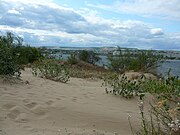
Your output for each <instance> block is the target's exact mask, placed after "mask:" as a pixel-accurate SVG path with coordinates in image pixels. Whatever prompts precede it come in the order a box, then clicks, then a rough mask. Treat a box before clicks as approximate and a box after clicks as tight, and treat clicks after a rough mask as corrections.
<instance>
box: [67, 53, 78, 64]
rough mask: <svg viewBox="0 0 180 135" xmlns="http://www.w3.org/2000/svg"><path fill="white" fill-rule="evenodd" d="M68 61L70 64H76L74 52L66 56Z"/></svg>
mask: <svg viewBox="0 0 180 135" xmlns="http://www.w3.org/2000/svg"><path fill="white" fill-rule="evenodd" d="M68 63H69V64H71V65H74V64H77V63H78V60H77V58H76V54H73V53H72V54H71V55H70V57H68Z"/></svg>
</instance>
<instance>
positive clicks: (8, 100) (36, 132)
mask: <svg viewBox="0 0 180 135" xmlns="http://www.w3.org/2000/svg"><path fill="white" fill-rule="evenodd" d="M22 80H23V83H22V82H19V83H16V84H11V83H8V82H2V81H1V82H0V135H71V134H72V135H74V134H75V135H103V134H105V135H106V134H107V135H111V134H112V135H115V134H119V135H131V130H130V125H129V122H128V119H127V117H128V115H131V123H132V125H133V128H134V129H135V130H138V129H139V125H140V122H141V120H140V114H139V109H138V105H137V102H138V99H137V98H133V99H125V98H122V97H120V96H114V95H109V94H106V93H105V88H104V87H101V83H102V81H101V80H90V79H89V80H88V79H79V78H71V79H70V81H69V82H68V83H67V84H64V83H60V82H55V81H51V80H47V79H43V78H39V77H34V76H32V74H31V71H30V69H26V70H25V71H22Z"/></svg>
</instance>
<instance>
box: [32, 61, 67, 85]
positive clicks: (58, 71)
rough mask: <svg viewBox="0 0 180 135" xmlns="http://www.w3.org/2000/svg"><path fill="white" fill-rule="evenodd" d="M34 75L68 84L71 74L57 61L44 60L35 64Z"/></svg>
mask: <svg viewBox="0 0 180 135" xmlns="http://www.w3.org/2000/svg"><path fill="white" fill-rule="evenodd" d="M32 73H33V75H35V76H40V77H42V78H47V79H50V80H54V81H59V82H63V83H66V82H68V81H69V78H70V72H69V70H68V68H67V66H66V65H65V64H63V63H59V61H57V60H55V59H42V60H39V61H37V62H36V63H34V65H33V67H32Z"/></svg>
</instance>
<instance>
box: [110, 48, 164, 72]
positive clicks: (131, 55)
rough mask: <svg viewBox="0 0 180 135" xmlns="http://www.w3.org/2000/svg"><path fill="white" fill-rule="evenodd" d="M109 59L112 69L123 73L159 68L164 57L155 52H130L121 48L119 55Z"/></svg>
mask: <svg viewBox="0 0 180 135" xmlns="http://www.w3.org/2000/svg"><path fill="white" fill-rule="evenodd" d="M108 59H109V61H110V68H111V69H113V70H115V71H118V72H122V73H123V72H124V71H128V70H134V71H144V72H147V71H149V70H150V69H153V68H155V67H156V66H158V62H160V61H161V60H162V56H161V55H155V54H154V53H153V51H136V52H130V51H129V50H122V49H121V48H119V49H118V50H117V54H116V55H113V54H110V55H108Z"/></svg>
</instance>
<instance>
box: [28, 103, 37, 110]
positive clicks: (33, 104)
mask: <svg viewBox="0 0 180 135" xmlns="http://www.w3.org/2000/svg"><path fill="white" fill-rule="evenodd" d="M36 105H37V103H36V102H30V103H27V104H25V106H26V107H27V108H29V109H32V108H34V107H35V106H36Z"/></svg>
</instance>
